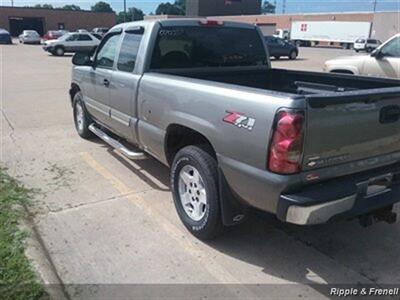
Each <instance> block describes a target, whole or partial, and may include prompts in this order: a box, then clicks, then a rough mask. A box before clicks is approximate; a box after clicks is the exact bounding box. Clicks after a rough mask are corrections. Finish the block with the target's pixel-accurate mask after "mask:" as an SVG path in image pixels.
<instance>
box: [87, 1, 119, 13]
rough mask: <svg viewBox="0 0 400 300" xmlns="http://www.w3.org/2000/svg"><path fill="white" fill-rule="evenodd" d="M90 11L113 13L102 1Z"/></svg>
mask: <svg viewBox="0 0 400 300" xmlns="http://www.w3.org/2000/svg"><path fill="white" fill-rule="evenodd" d="M91 9H92V11H95V12H114V11H113V10H112V8H111V6H110V4H108V3H106V2H104V1H99V2H97V3H96V4H95V5H93V6H92V7H91Z"/></svg>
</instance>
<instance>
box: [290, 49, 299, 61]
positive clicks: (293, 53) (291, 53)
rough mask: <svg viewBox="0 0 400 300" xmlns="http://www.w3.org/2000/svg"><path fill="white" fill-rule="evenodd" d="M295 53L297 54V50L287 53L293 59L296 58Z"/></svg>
mask: <svg viewBox="0 0 400 300" xmlns="http://www.w3.org/2000/svg"><path fill="white" fill-rule="evenodd" d="M297 55H298V53H297V51H295V50H293V51H292V52H290V54H289V59H291V60H295V59H296V58H297Z"/></svg>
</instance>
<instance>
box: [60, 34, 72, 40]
mask: <svg viewBox="0 0 400 300" xmlns="http://www.w3.org/2000/svg"><path fill="white" fill-rule="evenodd" d="M71 35H72V34H70V33H65V34H63V35H62V36H60V37H59V38H58V40H60V41H65V40H66V39H67V38H69V37H70V36H71Z"/></svg>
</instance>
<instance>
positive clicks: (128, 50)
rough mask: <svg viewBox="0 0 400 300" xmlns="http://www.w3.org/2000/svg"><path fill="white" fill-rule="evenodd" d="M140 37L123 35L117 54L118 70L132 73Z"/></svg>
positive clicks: (129, 34)
mask: <svg viewBox="0 0 400 300" xmlns="http://www.w3.org/2000/svg"><path fill="white" fill-rule="evenodd" d="M142 36H143V35H141V34H132V33H126V34H125V37H124V39H123V41H122V45H121V51H120V52H119V58H118V65H117V67H118V70H120V71H124V72H133V70H134V69H135V62H136V56H137V53H138V51H139V46H140V41H141V40H142Z"/></svg>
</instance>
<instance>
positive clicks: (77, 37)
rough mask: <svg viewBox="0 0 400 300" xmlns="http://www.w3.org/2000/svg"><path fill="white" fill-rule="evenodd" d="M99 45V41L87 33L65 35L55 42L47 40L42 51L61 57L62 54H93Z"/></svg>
mask: <svg viewBox="0 0 400 300" xmlns="http://www.w3.org/2000/svg"><path fill="white" fill-rule="evenodd" d="M99 44H100V40H99V39H97V38H96V37H95V36H93V35H92V34H90V33H89V32H72V33H66V34H64V35H63V36H62V37H60V38H58V39H57V40H48V41H46V42H45V43H44V45H43V49H44V50H45V51H47V52H50V53H51V54H53V55H57V56H63V55H64V53H67V52H69V53H73V52H89V53H91V52H93V51H94V50H95V49H96V48H97V46H98V45H99Z"/></svg>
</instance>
